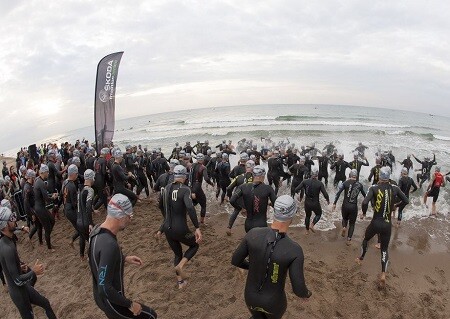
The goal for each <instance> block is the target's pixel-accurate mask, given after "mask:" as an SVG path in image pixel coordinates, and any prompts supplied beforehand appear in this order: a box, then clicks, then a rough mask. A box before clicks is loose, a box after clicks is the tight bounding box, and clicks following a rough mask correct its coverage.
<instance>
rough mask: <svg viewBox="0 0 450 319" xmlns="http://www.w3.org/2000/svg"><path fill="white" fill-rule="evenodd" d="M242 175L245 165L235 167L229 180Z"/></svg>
mask: <svg viewBox="0 0 450 319" xmlns="http://www.w3.org/2000/svg"><path fill="white" fill-rule="evenodd" d="M244 173H245V164H239V165H236V166H235V167H233V169H232V170H231V172H230V178H231V179H233V178H235V177H236V176H239V175H241V174H244Z"/></svg>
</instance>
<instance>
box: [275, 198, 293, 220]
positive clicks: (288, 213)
mask: <svg viewBox="0 0 450 319" xmlns="http://www.w3.org/2000/svg"><path fill="white" fill-rule="evenodd" d="M296 211H297V205H296V203H295V201H294V199H293V198H292V197H291V196H289V195H282V196H280V197H278V198H277V200H276V201H275V203H274V205H273V219H275V220H276V221H279V222H286V221H288V220H290V219H292V217H294V215H295V212H296Z"/></svg>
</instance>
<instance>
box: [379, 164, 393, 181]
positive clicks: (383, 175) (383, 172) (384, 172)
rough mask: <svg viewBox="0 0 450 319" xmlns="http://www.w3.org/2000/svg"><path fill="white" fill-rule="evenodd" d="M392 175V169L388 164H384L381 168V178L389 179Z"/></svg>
mask: <svg viewBox="0 0 450 319" xmlns="http://www.w3.org/2000/svg"><path fill="white" fill-rule="evenodd" d="M389 177H391V169H390V168H389V167H387V166H384V167H382V168H381V169H380V180H385V181H387V180H389Z"/></svg>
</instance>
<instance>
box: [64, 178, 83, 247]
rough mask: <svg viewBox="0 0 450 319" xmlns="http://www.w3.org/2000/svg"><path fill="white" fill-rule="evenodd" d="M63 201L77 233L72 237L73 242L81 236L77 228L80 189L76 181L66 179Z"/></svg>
mask: <svg viewBox="0 0 450 319" xmlns="http://www.w3.org/2000/svg"><path fill="white" fill-rule="evenodd" d="M62 192H63V201H64V214H65V215H66V217H67V219H68V220H69V221H70V223H71V224H72V226H73V228H74V229H75V233H74V234H73V236H72V242H74V241H75V239H77V238H78V236H79V235H80V234H79V232H78V227H77V210H78V188H77V186H76V185H75V183H74V181H71V180H69V179H66V180H65V181H64V183H63V187H62Z"/></svg>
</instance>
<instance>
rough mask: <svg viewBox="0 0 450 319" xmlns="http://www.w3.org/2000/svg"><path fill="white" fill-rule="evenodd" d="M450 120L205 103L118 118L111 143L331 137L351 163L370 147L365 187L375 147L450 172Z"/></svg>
mask: <svg viewBox="0 0 450 319" xmlns="http://www.w3.org/2000/svg"><path fill="white" fill-rule="evenodd" d="M449 120H450V118H447V117H442V116H436V115H431V114H423V113H416V112H407V111H397V110H389V109H380V108H369V107H357V106H337V105H275V104H274V105H253V106H246V105H243V106H232V107H211V108H207V109H196V110H186V111H176V112H170V113H160V114H153V115H145V116H140V117H135V118H129V119H124V120H119V121H117V122H116V132H115V136H114V142H115V144H117V145H119V146H121V147H124V146H125V145H126V144H132V145H139V144H140V145H142V146H143V147H144V146H145V147H148V148H149V149H152V148H156V147H161V148H162V150H163V153H165V154H167V155H170V151H171V150H172V148H173V147H174V145H175V142H177V141H178V142H179V143H180V145H184V144H185V142H187V141H190V142H191V144H192V145H194V144H195V143H196V141H197V140H200V141H202V142H203V141H204V140H209V141H210V145H211V146H215V145H218V144H219V143H221V142H222V140H227V141H228V140H232V141H233V144H236V142H237V141H238V140H241V139H242V138H246V139H252V140H253V141H255V142H257V143H258V145H260V144H261V143H262V142H261V138H267V137H270V138H271V139H272V140H273V141H279V140H286V139H289V141H290V142H291V143H295V145H296V146H298V147H300V146H301V145H311V144H312V143H315V144H316V146H317V147H318V148H319V149H321V148H323V147H324V146H325V145H326V144H328V143H329V142H333V143H334V145H336V147H337V148H338V149H339V150H340V151H342V152H343V153H344V155H345V158H346V159H347V160H349V161H350V160H352V150H354V149H355V147H356V146H357V145H358V142H363V144H364V145H366V146H368V147H369V149H368V150H367V151H366V156H367V158H368V160H369V163H370V166H369V167H363V168H362V171H361V180H362V181H364V182H365V184H366V186H367V187H368V186H369V185H370V184H369V182H367V176H368V175H369V172H370V167H372V166H373V165H374V162H375V155H374V154H375V152H376V151H377V150H378V149H379V148H380V149H381V150H383V151H385V150H392V152H393V154H394V156H395V157H396V160H400V161H402V160H403V159H405V158H406V155H407V154H415V155H416V156H417V157H418V158H419V159H423V157H424V156H430V157H432V154H433V153H435V154H436V160H437V162H438V165H439V166H441V167H442V171H443V173H447V172H449V171H450V156H449V155H450V154H449V146H450V128H449V125H448V123H449ZM83 137H84V138H86V139H88V140H89V141H93V140H94V129H93V127H85V128H80V129H78V130H74V131H71V132H67V133H66V134H60V135H57V136H53V137H50V138H49V139H46V142H49V141H52V142H58V143H60V142H65V141H69V142H72V143H73V142H74V141H75V140H76V139H81V138H83ZM231 161H232V162H233V163H235V162H237V157H234V158H233V156H232V158H231ZM414 168H420V164H419V163H417V162H415V161H414ZM400 170H401V167H400V165H399V164H398V163H397V166H396V168H395V169H394V172H393V175H394V178H393V179H395V180H397V179H398V177H399V175H400ZM332 176H334V175H332ZM448 187H450V186H447V187H446V188H445V189H443V190H441V195H440V197H439V200H438V211H439V212H441V213H443V214H441V215H439V216H438V217H437V218H439V219H442V220H443V221H445V222H446V223H448V222H449V219H450V217H449V216H450V214H449V213H448V212H449V208H450V206H449V200H450V192H449V191H448ZM424 188H425V186H424ZM328 191H329V193H330V197H331V198H332V199H333V198H334V194H335V190H334V189H333V187H332V186H329V188H328ZM284 193H289V191H288V190H287V189H282V191H281V192H280V194H284ZM423 193H424V189H423V190H419V191H418V192H417V193H416V194H413V196H412V200H411V205H410V206H409V207H408V208H407V209H406V210H405V213H404V218H403V219H404V220H410V219H411V220H414V221H417V220H420V219H421V218H424V217H425V216H428V214H429V210H428V209H427V208H426V207H425V206H424V205H423V204H421V198H422V194H423ZM419 195H420V196H419ZM430 200H431V199H430ZM430 207H431V203H430ZM228 209H229V208H227V210H228ZM339 219H340V210H339V209H337V210H336V212H335V213H331V212H329V213H328V214H327V213H326V214H324V217H323V218H322V221H321V222H320V225H319V228H322V229H330V228H334V222H335V221H337V220H339ZM436 231H438V230H432V229H431V230H429V234H430V236H432V237H433V236H445V238H446V240H447V241H448V236H449V235H448V228H447V233H446V234H445V229H444V230H442V229H441V230H439V231H440V232H443V233H442V234H436V233H435V232H436Z"/></svg>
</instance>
